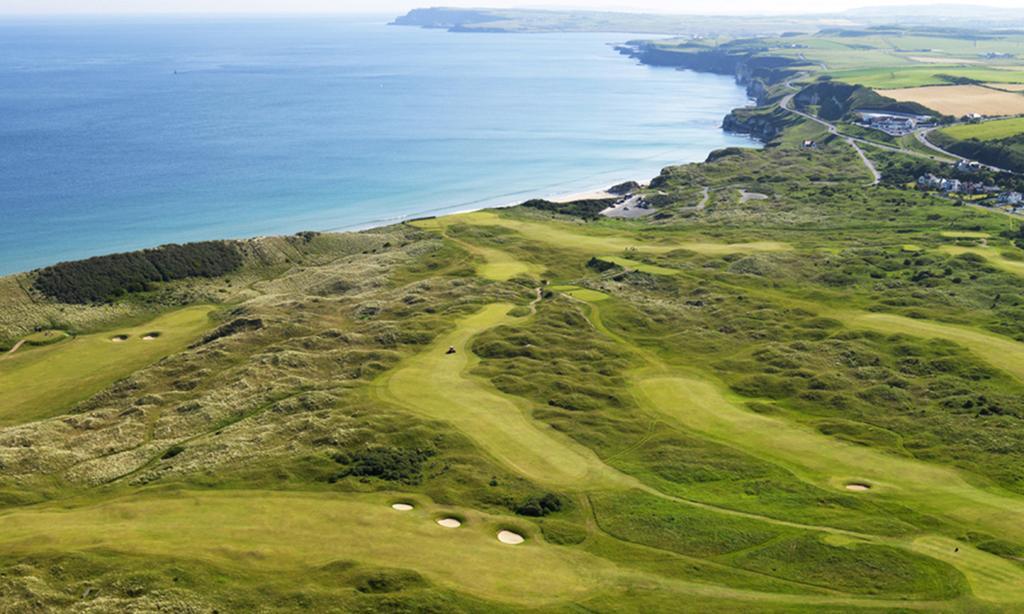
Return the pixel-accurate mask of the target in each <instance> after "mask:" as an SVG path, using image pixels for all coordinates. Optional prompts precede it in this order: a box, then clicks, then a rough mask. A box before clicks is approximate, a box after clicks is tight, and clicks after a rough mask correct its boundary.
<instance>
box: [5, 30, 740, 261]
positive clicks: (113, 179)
mask: <svg viewBox="0 0 1024 614" xmlns="http://www.w3.org/2000/svg"><path fill="white" fill-rule="evenodd" d="M387 20H388V19H387V18H386V17H380V18H370V17H361V18H358V19H356V18H337V17H330V18H326V17H324V18H301V19H300V18H287V19H285V18H282V19H255V18H254V19H241V18H237V17H233V18H216V19H215V18H203V19H199V18H195V19H182V18H174V19H172V18H164V19H162V20H160V19H156V18H149V19H142V18H103V19H99V18H75V19H71V18H67V19H50V20H42V19H7V20H3V21H0V274H6V273H12V272H16V271H24V270H29V269H32V268H36V267H40V266H45V265H47V264H52V263H54V262H57V261H61V260H69V259H77V258H83V257H88V256H92V255H98V254H106V253H111V252H116V251H126V250H132V249H138V248H143V247H152V246H156V245H160V244H163V243H170V242H186V241H196V240H204V239H218V238H241V237H249V236H258V235H268V234H286V233H292V232H297V231H300V230H346V229H359V228H365V227H369V226H373V225H379V224H384V223H389V222H394V221H398V220H401V219H408V218H410V217H416V216H422V215H432V214H439V213H444V212H452V211H460V210H468V209H473V208H480V207H483V206H487V205H497V204H507V203H512V202H519V201H522V200H525V199H527V198H531V197H543V196H552V195H557V194H565V193H574V192H580V191H585V190H589V189H592V188H595V187H603V186H608V185H611V184H613V183H617V182H619V181H624V180H629V179H638V180H642V179H648V178H650V177H653V176H654V175H656V174H657V173H658V171H659V170H660V169H661V168H662V167H664V166H667V165H670V164H676V163H685V162H694V161H698V160H702V159H704V158H705V157H706V155H707V154H708V152H710V151H711V150H714V149H718V148H721V147H727V146H736V145H739V146H752V145H753V143H752V142H751V141H749V140H748V139H746V138H744V137H741V136H737V135H728V134H725V133H723V132H722V130H721V129H720V125H721V120H722V117H723V116H724V115H725V114H726V113H727V112H728V111H729V110H730V109H732V108H735V107H738V106H744V105H745V104H747V103H748V100H747V98H746V95H745V93H744V90H743V88H741V87H739V86H737V85H736V84H735V83H734V82H733V80H732V79H731V78H729V77H723V76H718V75H709V74H697V73H694V72H689V71H677V70H671V69H665V68H651V67H645V66H639V65H637V64H636V63H635V62H634V61H633V60H630V59H628V58H626V57H625V56H622V55H619V54H618V53H617V52H616V51H615V50H614V48H613V46H612V45H613V44H614V43H618V42H623V41H626V40H629V39H630V38H636V36H632V35H629V34H529V35H525V34H452V33H448V32H444V31H439V30H421V29H415V28H408V27H393V26H387V25H386V22H387Z"/></svg>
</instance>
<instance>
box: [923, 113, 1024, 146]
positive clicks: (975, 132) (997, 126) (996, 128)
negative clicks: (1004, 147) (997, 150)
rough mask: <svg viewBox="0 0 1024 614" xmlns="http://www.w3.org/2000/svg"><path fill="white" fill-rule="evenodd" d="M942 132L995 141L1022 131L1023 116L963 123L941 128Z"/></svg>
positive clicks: (957, 136)
mask: <svg viewBox="0 0 1024 614" xmlns="http://www.w3.org/2000/svg"><path fill="white" fill-rule="evenodd" d="M942 132H943V133H944V134H946V135H948V136H950V137H953V138H955V139H959V140H965V139H977V140H979V141H996V140H1000V139H1006V138H1009V137H1012V136H1017V135H1018V134H1021V133H1024V118H1014V119H1000V120H995V121H989V122H983V123H980V124H963V125H960V126H951V127H949V128H943V129H942Z"/></svg>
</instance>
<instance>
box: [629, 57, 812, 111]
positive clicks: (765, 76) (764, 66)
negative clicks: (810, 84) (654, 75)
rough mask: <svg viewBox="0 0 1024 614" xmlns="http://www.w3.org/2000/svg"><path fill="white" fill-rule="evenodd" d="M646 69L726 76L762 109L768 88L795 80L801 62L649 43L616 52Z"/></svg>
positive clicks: (766, 98)
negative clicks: (667, 69)
mask: <svg viewBox="0 0 1024 614" xmlns="http://www.w3.org/2000/svg"><path fill="white" fill-rule="evenodd" d="M616 49H617V50H618V51H619V53H621V54H623V55H626V56H629V57H631V58H633V59H635V60H637V61H639V62H640V63H641V64H645V65H647V66H664V67H671V68H680V69H686V70H693V71H696V72H708V73H714V74H718V75H729V76H731V77H733V78H735V79H736V82H737V83H739V84H740V85H744V86H746V88H747V95H748V96H750V98H752V99H753V100H755V101H756V102H757V104H758V105H762V104H765V103H767V102H768V92H769V88H770V87H771V86H772V85H775V84H777V83H782V82H784V81H785V80H786V79H788V78H791V77H793V76H795V75H796V74H797V73H798V72H799V71H800V69H801V68H803V67H804V66H806V63H805V62H802V61H800V60H792V59H789V58H781V57H774V56H761V55H758V53H760V52H762V51H766V49H762V48H757V47H742V48H738V49H737V48H733V47H723V48H714V49H709V48H707V47H703V46H700V45H696V44H692V45H690V44H684V45H680V46H678V47H672V48H666V47H663V46H661V45H658V44H656V43H653V42H650V41H630V42H628V43H626V44H624V45H620V46H619V47H617V48H616Z"/></svg>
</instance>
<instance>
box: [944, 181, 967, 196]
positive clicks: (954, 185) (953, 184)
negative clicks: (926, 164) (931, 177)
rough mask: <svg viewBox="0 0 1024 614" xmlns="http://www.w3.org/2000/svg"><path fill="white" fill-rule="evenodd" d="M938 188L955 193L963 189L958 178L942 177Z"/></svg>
mask: <svg viewBox="0 0 1024 614" xmlns="http://www.w3.org/2000/svg"><path fill="white" fill-rule="evenodd" d="M939 190H941V191H943V192H949V193H951V194H957V193H959V192H962V191H963V184H962V183H961V182H960V180H959V179H943V180H942V182H941V183H940V184H939Z"/></svg>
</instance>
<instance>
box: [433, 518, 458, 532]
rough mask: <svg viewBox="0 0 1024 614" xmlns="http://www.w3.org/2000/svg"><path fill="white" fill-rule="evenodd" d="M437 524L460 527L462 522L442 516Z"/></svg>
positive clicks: (451, 527)
mask: <svg viewBox="0 0 1024 614" xmlns="http://www.w3.org/2000/svg"><path fill="white" fill-rule="evenodd" d="M437 524H439V525H441V526H442V527H444V528H446V529H458V528H459V527H461V526H462V523H461V522H459V521H458V520H456V519H454V518H442V519H440V520H438V521H437Z"/></svg>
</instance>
